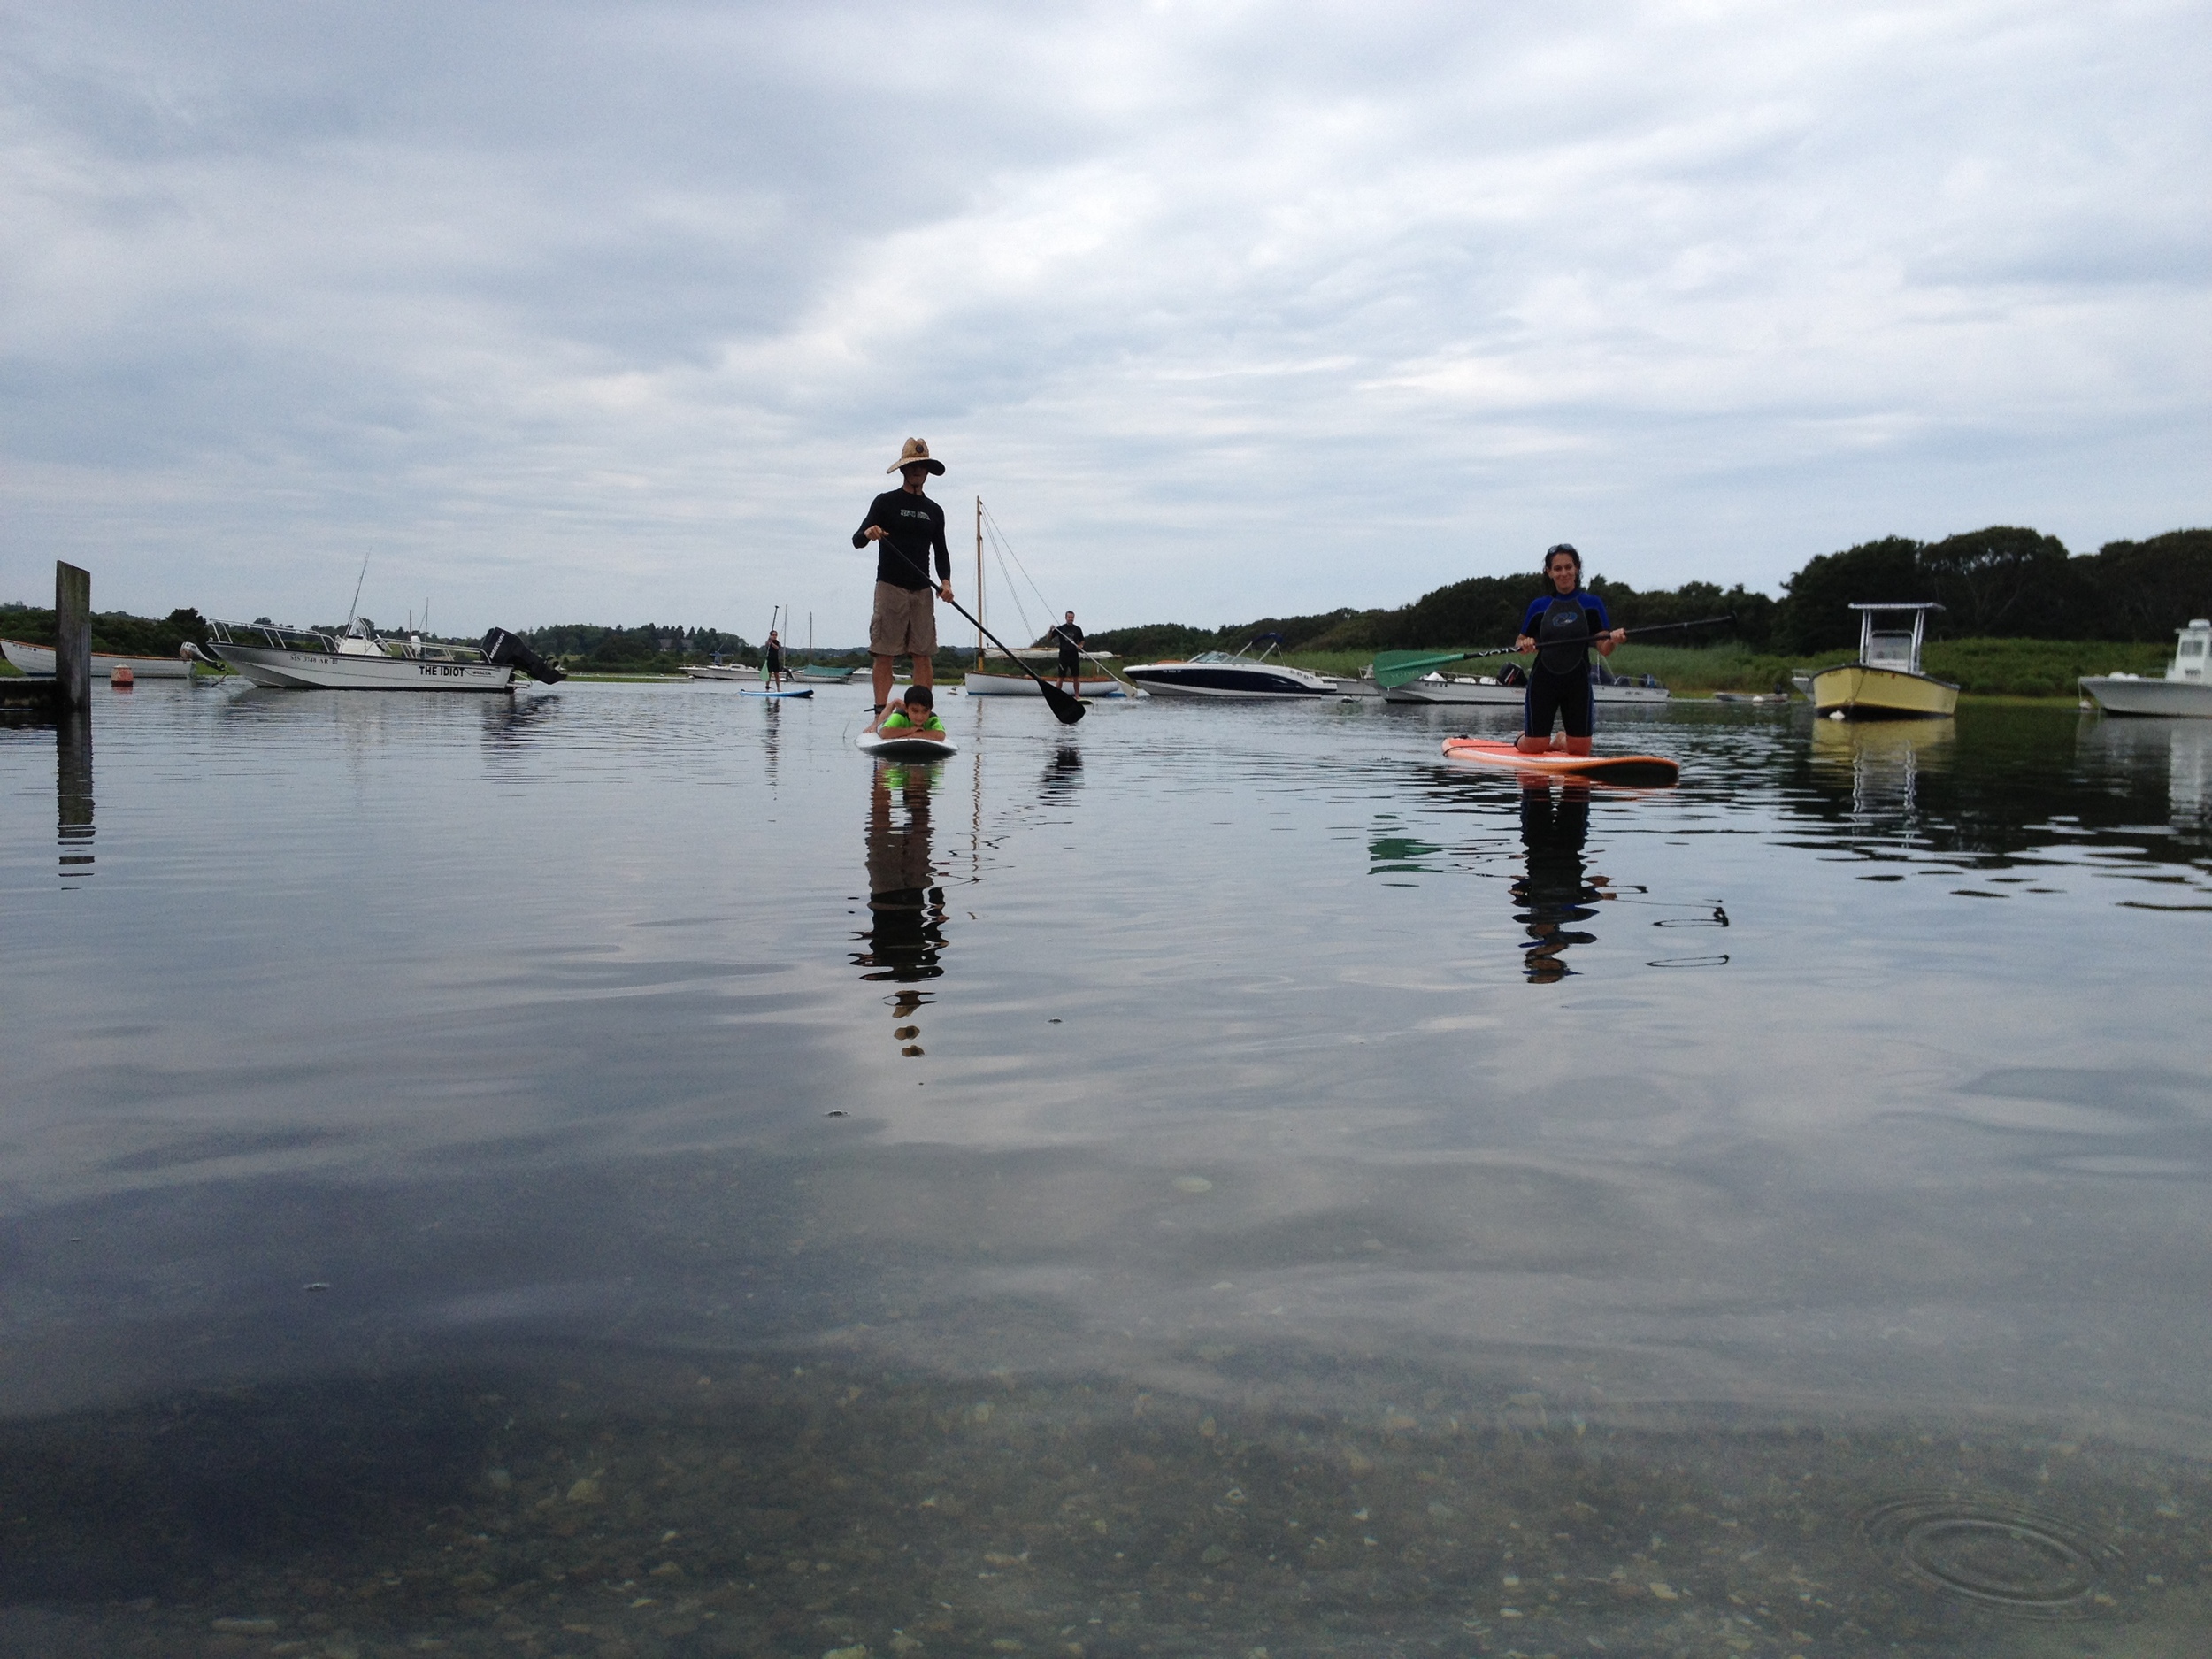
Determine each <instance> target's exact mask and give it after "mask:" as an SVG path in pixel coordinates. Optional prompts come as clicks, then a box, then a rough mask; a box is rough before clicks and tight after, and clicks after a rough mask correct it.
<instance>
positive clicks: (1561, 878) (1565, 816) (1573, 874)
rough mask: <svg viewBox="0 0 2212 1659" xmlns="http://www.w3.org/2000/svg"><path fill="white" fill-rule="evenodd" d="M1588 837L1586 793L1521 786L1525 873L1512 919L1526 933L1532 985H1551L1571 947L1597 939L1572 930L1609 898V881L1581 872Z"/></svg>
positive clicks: (1547, 785)
mask: <svg viewBox="0 0 2212 1659" xmlns="http://www.w3.org/2000/svg"><path fill="white" fill-rule="evenodd" d="M1589 834H1590V791H1589V788H1588V787H1587V786H1586V785H1583V784H1578V783H1571V782H1570V783H1565V784H1563V785H1562V786H1561V787H1560V789H1559V791H1558V793H1557V794H1556V795H1555V794H1554V793H1553V792H1552V783H1551V780H1549V779H1548V778H1547V779H1540V780H1530V781H1528V782H1526V783H1525V784H1523V785H1522V787H1521V844H1522V845H1523V846H1524V847H1525V848H1526V849H1528V873H1527V874H1526V875H1525V876H1523V877H1522V878H1521V879H1519V880H1518V881H1516V882H1515V883H1514V884H1513V896H1514V898H1515V899H1516V900H1517V901H1518V902H1519V903H1520V904H1521V906H1522V908H1521V909H1520V910H1517V911H1515V912H1514V916H1513V919H1514V920H1515V921H1517V922H1519V923H1521V924H1522V925H1524V926H1525V927H1527V929H1528V943H1527V945H1526V946H1525V947H1524V949H1526V951H1527V952H1528V955H1527V957H1526V960H1525V966H1526V969H1527V972H1528V977H1529V979H1530V982H1531V983H1532V984H1536V985H1551V984H1554V983H1555V982H1556V981H1558V980H1560V979H1564V978H1566V977H1567V975H1568V974H1569V973H1571V972H1573V970H1572V969H1571V968H1569V967H1568V966H1567V963H1566V950H1567V947H1568V946H1570V945H1586V944H1589V943H1591V942H1592V941H1594V940H1595V939H1596V938H1597V935H1596V934H1595V933H1582V932H1579V931H1578V930H1577V929H1575V928H1574V926H1572V924H1574V923H1576V922H1586V921H1588V920H1589V919H1590V918H1591V917H1593V916H1594V915H1595V914H1596V913H1597V912H1596V911H1595V910H1592V909H1591V908H1590V906H1592V905H1593V904H1595V903H1597V902H1601V901H1602V900H1605V899H1609V898H1611V897H1612V896H1613V895H1612V893H1611V892H1610V891H1609V888H1610V887H1611V885H1612V883H1611V879H1610V878H1609V877H1606V876H1592V875H1585V874H1584V873H1583V866H1582V846H1583V843H1584V842H1585V841H1587V840H1588V839H1589Z"/></svg>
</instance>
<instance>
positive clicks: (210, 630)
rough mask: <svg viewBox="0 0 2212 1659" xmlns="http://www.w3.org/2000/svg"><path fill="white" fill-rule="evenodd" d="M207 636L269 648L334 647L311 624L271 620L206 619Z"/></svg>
mask: <svg viewBox="0 0 2212 1659" xmlns="http://www.w3.org/2000/svg"><path fill="white" fill-rule="evenodd" d="M207 634H208V638H209V639H210V640H211V641H213V642H214V643H216V644H218V645H259V646H262V647H265V649H269V650H272V651H319V652H322V653H324V654H326V655H327V654H329V653H331V652H333V651H335V650H336V649H338V646H337V641H334V640H333V639H332V638H331V637H330V636H329V635H328V634H319V633H317V632H315V631H314V630H313V629H311V628H288V627H282V626H279V625H277V624H275V623H273V622H210V623H209V624H208V625H207Z"/></svg>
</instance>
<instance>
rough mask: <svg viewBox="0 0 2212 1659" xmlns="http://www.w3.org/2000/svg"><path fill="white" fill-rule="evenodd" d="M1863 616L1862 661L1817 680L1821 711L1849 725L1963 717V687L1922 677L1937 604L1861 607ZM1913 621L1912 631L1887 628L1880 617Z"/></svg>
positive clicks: (1840, 666) (1858, 607)
mask: <svg viewBox="0 0 2212 1659" xmlns="http://www.w3.org/2000/svg"><path fill="white" fill-rule="evenodd" d="M1851 609H1852V610H1854V611H1857V612H1858V613H1859V660H1858V661H1857V662H1855V663H1840V664H1837V665H1836V666H1835V667H1833V668H1824V669H1822V670H1821V671H1820V672H1818V673H1816V674H1815V675H1814V676H1813V677H1812V691H1811V695H1812V699H1813V708H1814V710H1815V711H1816V712H1817V713H1820V714H1825V715H1832V716H1834V717H1835V718H1838V719H1845V720H1939V719H1943V718H1946V717H1947V716H1950V715H1953V714H1955V713H1957V712H1958V706H1959V688H1958V687H1956V686H1955V685H1952V684H1951V683H1950V682H1949V681H1948V680H1937V679H1934V678H1932V676H1930V675H1927V674H1924V673H1922V672H1920V647H1921V644H1922V642H1923V641H1924V639H1925V638H1926V635H1927V628H1928V612H1930V611H1940V610H1942V609H1943V607H1942V606H1941V605H1939V604H1936V603H1932V602H1923V603H1910V604H1855V605H1853V606H1852V607H1851ZM1892 617H1909V618H1912V626H1911V627H1910V628H1909V629H1908V628H1904V627H1901V626H1883V625H1882V622H1881V621H1880V620H1878V619H1879V618H1892Z"/></svg>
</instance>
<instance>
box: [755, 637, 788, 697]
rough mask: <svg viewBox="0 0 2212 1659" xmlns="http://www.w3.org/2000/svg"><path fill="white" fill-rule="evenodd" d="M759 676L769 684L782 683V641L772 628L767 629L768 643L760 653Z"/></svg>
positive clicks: (778, 684) (776, 684) (777, 684)
mask: <svg viewBox="0 0 2212 1659" xmlns="http://www.w3.org/2000/svg"><path fill="white" fill-rule="evenodd" d="M760 677H761V678H762V679H763V680H766V681H767V682H768V683H769V685H771V686H780V685H781V684H783V641H781V640H780V639H778V638H777V637H776V631H775V629H773V628H771V629H769V630H768V644H767V646H766V648H765V649H763V650H762V652H761V654H760Z"/></svg>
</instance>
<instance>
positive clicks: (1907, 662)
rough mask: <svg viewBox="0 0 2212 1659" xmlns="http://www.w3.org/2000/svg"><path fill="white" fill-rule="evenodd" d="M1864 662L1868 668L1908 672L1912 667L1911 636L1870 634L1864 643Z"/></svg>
mask: <svg viewBox="0 0 2212 1659" xmlns="http://www.w3.org/2000/svg"><path fill="white" fill-rule="evenodd" d="M1866 660H1867V663H1868V664H1869V665H1870V666H1871V667H1879V668H1901V669H1904V670H1905V671H1906V672H1911V670H1912V666H1913V649H1912V635H1911V634H1869V635H1868V636H1867V641H1866Z"/></svg>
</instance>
